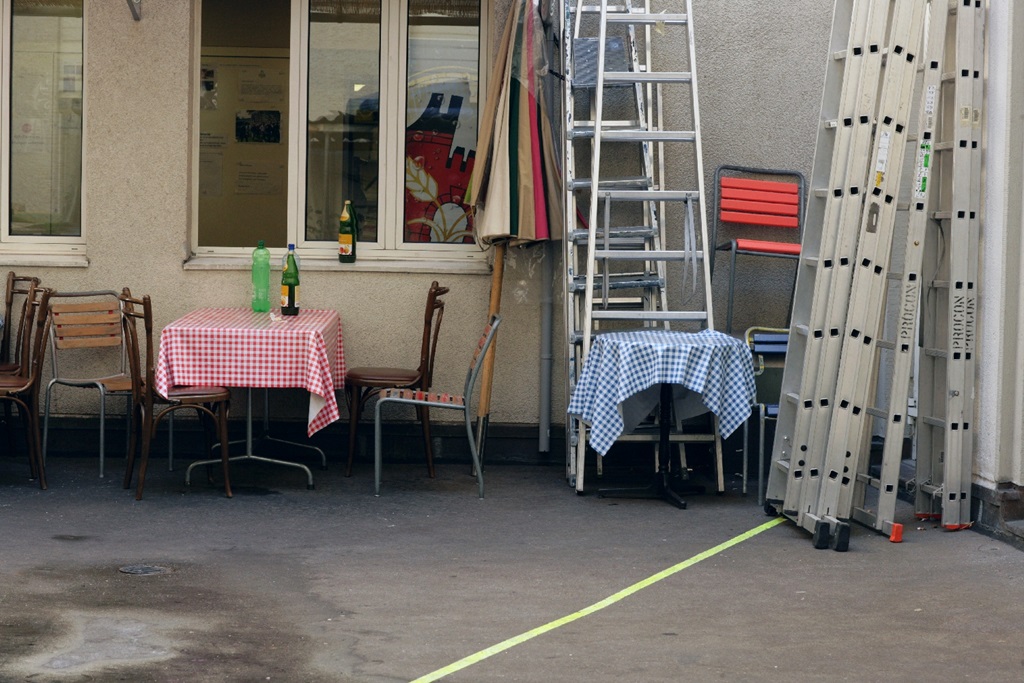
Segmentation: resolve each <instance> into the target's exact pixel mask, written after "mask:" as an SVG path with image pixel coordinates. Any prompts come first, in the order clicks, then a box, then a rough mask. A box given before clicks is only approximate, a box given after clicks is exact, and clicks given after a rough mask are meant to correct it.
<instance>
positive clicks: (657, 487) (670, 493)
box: [597, 472, 704, 510]
mask: <svg viewBox="0 0 1024 683" xmlns="http://www.w3.org/2000/svg"><path fill="white" fill-rule="evenodd" d="M682 493H685V494H693V493H704V487H703V486H697V485H694V486H688V487H686V489H685V490H684V491H682V492H680V491H677V490H676V489H675V488H673V487H672V483H671V482H670V480H669V473H668V472H658V473H657V474H655V475H654V479H653V480H652V481H651V483H650V484H648V485H647V486H635V487H626V488H607V489H598V490H597V497H598V498H662V499H664V500H665V501H666V502H668V503H671V504H672V505H674V506H676V507H677V508H679V509H680V510H685V509H686V501H685V500H683V497H682V495H681V494H682Z"/></svg>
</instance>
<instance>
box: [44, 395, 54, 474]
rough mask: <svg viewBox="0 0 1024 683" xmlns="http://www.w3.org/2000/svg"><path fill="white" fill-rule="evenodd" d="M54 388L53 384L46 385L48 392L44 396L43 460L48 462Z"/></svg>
mask: <svg viewBox="0 0 1024 683" xmlns="http://www.w3.org/2000/svg"><path fill="white" fill-rule="evenodd" d="M52 388H53V384H49V385H47V387H46V392H45V394H44V398H43V462H44V463H45V462H46V454H47V452H48V449H49V440H50V390H51V389H52Z"/></svg>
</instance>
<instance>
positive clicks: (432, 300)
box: [345, 280, 448, 478]
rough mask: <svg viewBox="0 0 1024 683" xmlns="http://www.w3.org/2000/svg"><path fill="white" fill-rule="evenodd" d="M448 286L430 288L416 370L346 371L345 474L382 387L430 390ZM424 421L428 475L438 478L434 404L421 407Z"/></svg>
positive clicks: (420, 411) (363, 368)
mask: <svg viewBox="0 0 1024 683" xmlns="http://www.w3.org/2000/svg"><path fill="white" fill-rule="evenodd" d="M447 293H448V288H447V287H442V286H440V285H439V284H437V280H434V281H433V282H432V283H430V289H428V290H427V307H426V310H425V311H424V313H423V339H422V342H421V345H420V364H419V367H417V368H415V369H406V368H389V367H356V368H350V369H349V370H348V372H347V373H346V374H345V397H346V399H347V401H348V409H349V426H348V467H347V469H346V470H345V476H346V477H351V476H352V460H353V458H354V456H355V452H356V431H357V429H358V428H359V416H360V415H361V414H362V411H363V408H364V406H365V405H366V402H367V401H368V400H369V399H370V397H371V396H373V395H374V394H375V390H379V389H416V390H418V391H428V390H429V389H430V385H431V382H432V381H433V376H434V355H435V353H436V352H437V335H438V333H439V332H440V331H441V320H442V319H443V318H444V300H443V299H441V298H440V297H442V296H444V295H445V294H447ZM416 410H417V414H418V417H419V420H420V424H421V425H422V426H423V446H424V449H425V450H426V455H427V474H428V475H429V476H430V477H431V478H433V477H434V452H433V448H432V447H431V445H430V407H429V406H426V405H423V406H417V409H416Z"/></svg>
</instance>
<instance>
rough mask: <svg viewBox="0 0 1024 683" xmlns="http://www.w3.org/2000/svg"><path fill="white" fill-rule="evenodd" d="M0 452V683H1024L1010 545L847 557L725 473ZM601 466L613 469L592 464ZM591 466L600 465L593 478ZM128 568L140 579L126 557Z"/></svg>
mask: <svg viewBox="0 0 1024 683" xmlns="http://www.w3.org/2000/svg"><path fill="white" fill-rule="evenodd" d="M107 464H108V477H107V478H106V479H99V478H98V477H97V471H98V465H97V461H96V459H95V458H86V457H66V458H60V457H53V458H51V459H50V461H49V462H48V467H47V470H48V475H49V480H50V488H49V490H47V491H40V490H39V489H38V488H37V487H35V485H34V484H33V483H32V482H29V481H27V480H26V476H25V475H26V470H27V466H26V464H25V463H24V460H23V458H21V457H18V458H14V457H11V456H10V454H6V453H5V454H4V455H3V456H2V457H0V539H2V546H0V681H2V682H3V683H7V682H15V681H32V682H46V683H48V682H51V681H52V682H55V683H68V682H73V683H78V682H80V681H81V682H84V681H131V682H133V683H147V682H157V681H159V682H177V681H181V682H186V681H188V682H193V681H245V682H248V681H285V682H296V683H321V682H334V681H360V682H363V681H365V682H367V683H371V682H384V681H428V680H443V681H452V682H456V681H460V682H480V683H483V682H489V681H538V682H541V681H587V682H591V683H599V682H603V681H609V682H610V681H616V682H618V681H643V682H652V683H653V682H659V681H673V682H676V681H711V680H715V681H720V680H727V681H765V680H772V681H883V680H885V681H891V680H907V681H911V680H913V681H921V680H943V681H957V680H984V681H996V680H1022V679H1024V630H1022V629H1021V624H1022V623H1024V563H1022V559H1024V555H1022V554H1021V552H1020V551H1018V550H1016V549H1014V548H1013V547H1011V546H1008V545H1005V544H1003V543H1001V542H999V541H996V540H993V539H991V538H989V537H986V536H983V535H981V534H979V533H977V532H975V531H972V530H966V531H961V532H946V531H942V530H940V529H937V528H935V527H934V526H933V525H931V524H924V525H922V524H919V523H916V522H915V521H914V520H913V517H912V515H911V514H910V513H911V511H910V510H909V509H906V508H903V507H901V511H900V515H901V516H902V517H904V519H903V521H904V522H905V524H906V531H905V533H904V541H903V542H902V543H900V544H893V543H890V542H889V541H888V540H887V539H886V538H885V537H883V536H880V535H877V534H875V533H874V532H872V531H869V530H867V529H864V528H861V527H856V526H855V527H854V529H853V535H852V538H851V541H850V549H849V551H848V552H845V553H839V552H835V551H832V550H815V549H814V548H813V547H812V545H811V541H810V536H809V535H808V534H807V533H806V532H804V531H802V530H800V529H798V528H796V527H795V526H794V525H793V524H791V523H790V522H788V521H784V520H772V519H771V518H769V517H766V516H765V514H764V512H763V510H762V509H761V508H759V507H758V506H757V504H756V496H755V495H753V493H751V495H749V496H743V495H741V494H740V493H739V492H738V491H736V490H735V487H731V488H730V490H729V491H728V492H727V493H726V494H724V495H707V494H706V495H694V496H689V497H688V502H689V506H688V508H687V509H686V510H679V509H676V508H675V507H672V506H670V505H668V504H667V503H665V502H662V501H659V500H620V499H611V498H601V497H598V496H597V495H594V493H592V492H588V494H587V495H582V496H579V495H576V494H575V492H574V491H573V490H572V489H571V488H569V487H568V486H567V485H566V482H565V478H564V472H563V469H562V468H561V467H551V466H518V465H517V466H498V465H495V466H492V467H489V468H488V470H487V472H486V485H487V497H486V498H485V499H483V500H481V499H479V498H478V497H477V495H476V485H475V480H474V479H473V478H472V477H471V476H470V475H469V472H468V471H467V469H466V468H465V467H464V466H462V465H452V464H439V465H438V477H437V479H434V480H430V479H427V478H426V476H425V467H423V466H422V465H405V464H403V465H388V464H385V470H384V482H383V486H382V491H381V496H380V497H379V498H376V497H374V496H373V472H372V468H370V467H368V466H367V465H365V464H363V465H360V466H359V467H358V468H357V471H356V472H355V475H354V476H353V477H351V478H345V477H344V476H342V474H343V469H344V468H343V467H342V466H341V464H334V463H332V464H331V467H330V469H328V470H327V471H321V470H319V469H314V472H313V473H314V477H315V478H316V487H315V489H314V490H307V489H306V486H305V478H304V476H303V475H302V474H301V473H300V472H299V471H298V470H294V469H289V468H281V467H275V466H273V465H265V464H262V463H256V462H246V463H238V464H236V465H235V466H234V468H233V470H232V482H233V485H234V489H235V497H234V498H232V499H227V498H225V497H224V495H223V490H222V489H221V488H220V486H219V485H217V484H216V483H214V484H210V483H208V482H207V480H206V476H205V473H204V472H202V470H198V471H197V472H196V474H195V475H194V476H193V483H192V486H191V487H190V488H189V489H186V488H185V486H184V483H183V482H184V467H182V466H181V465H179V466H178V467H176V469H175V470H174V471H173V472H168V471H167V468H166V462H165V461H164V462H161V461H154V463H153V465H152V466H151V470H150V473H149V476H148V478H147V488H146V496H145V499H144V500H142V501H140V502H136V501H135V500H134V496H133V495H132V493H131V492H129V491H126V490H124V489H122V488H121V485H120V476H119V475H120V472H119V467H120V465H121V461H120V460H119V459H117V458H108V463H107ZM605 479H606V480H607V479H608V476H607V475H606V477H605ZM588 481H589V482H592V483H593V485H595V486H596V485H598V484H599V483H600V484H602V485H603V484H605V483H608V482H607V481H602V482H598V478H597V477H595V476H591V477H589V479H588ZM124 570H130V571H135V572H154V573H141V574H140V573H125V571H124Z"/></svg>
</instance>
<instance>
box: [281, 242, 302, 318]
mask: <svg viewBox="0 0 1024 683" xmlns="http://www.w3.org/2000/svg"><path fill="white" fill-rule="evenodd" d="M298 314H299V263H298V259H297V258H296V256H295V245H294V244H289V245H288V253H287V254H286V255H285V257H284V268H283V269H282V270H281V315H298Z"/></svg>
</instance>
